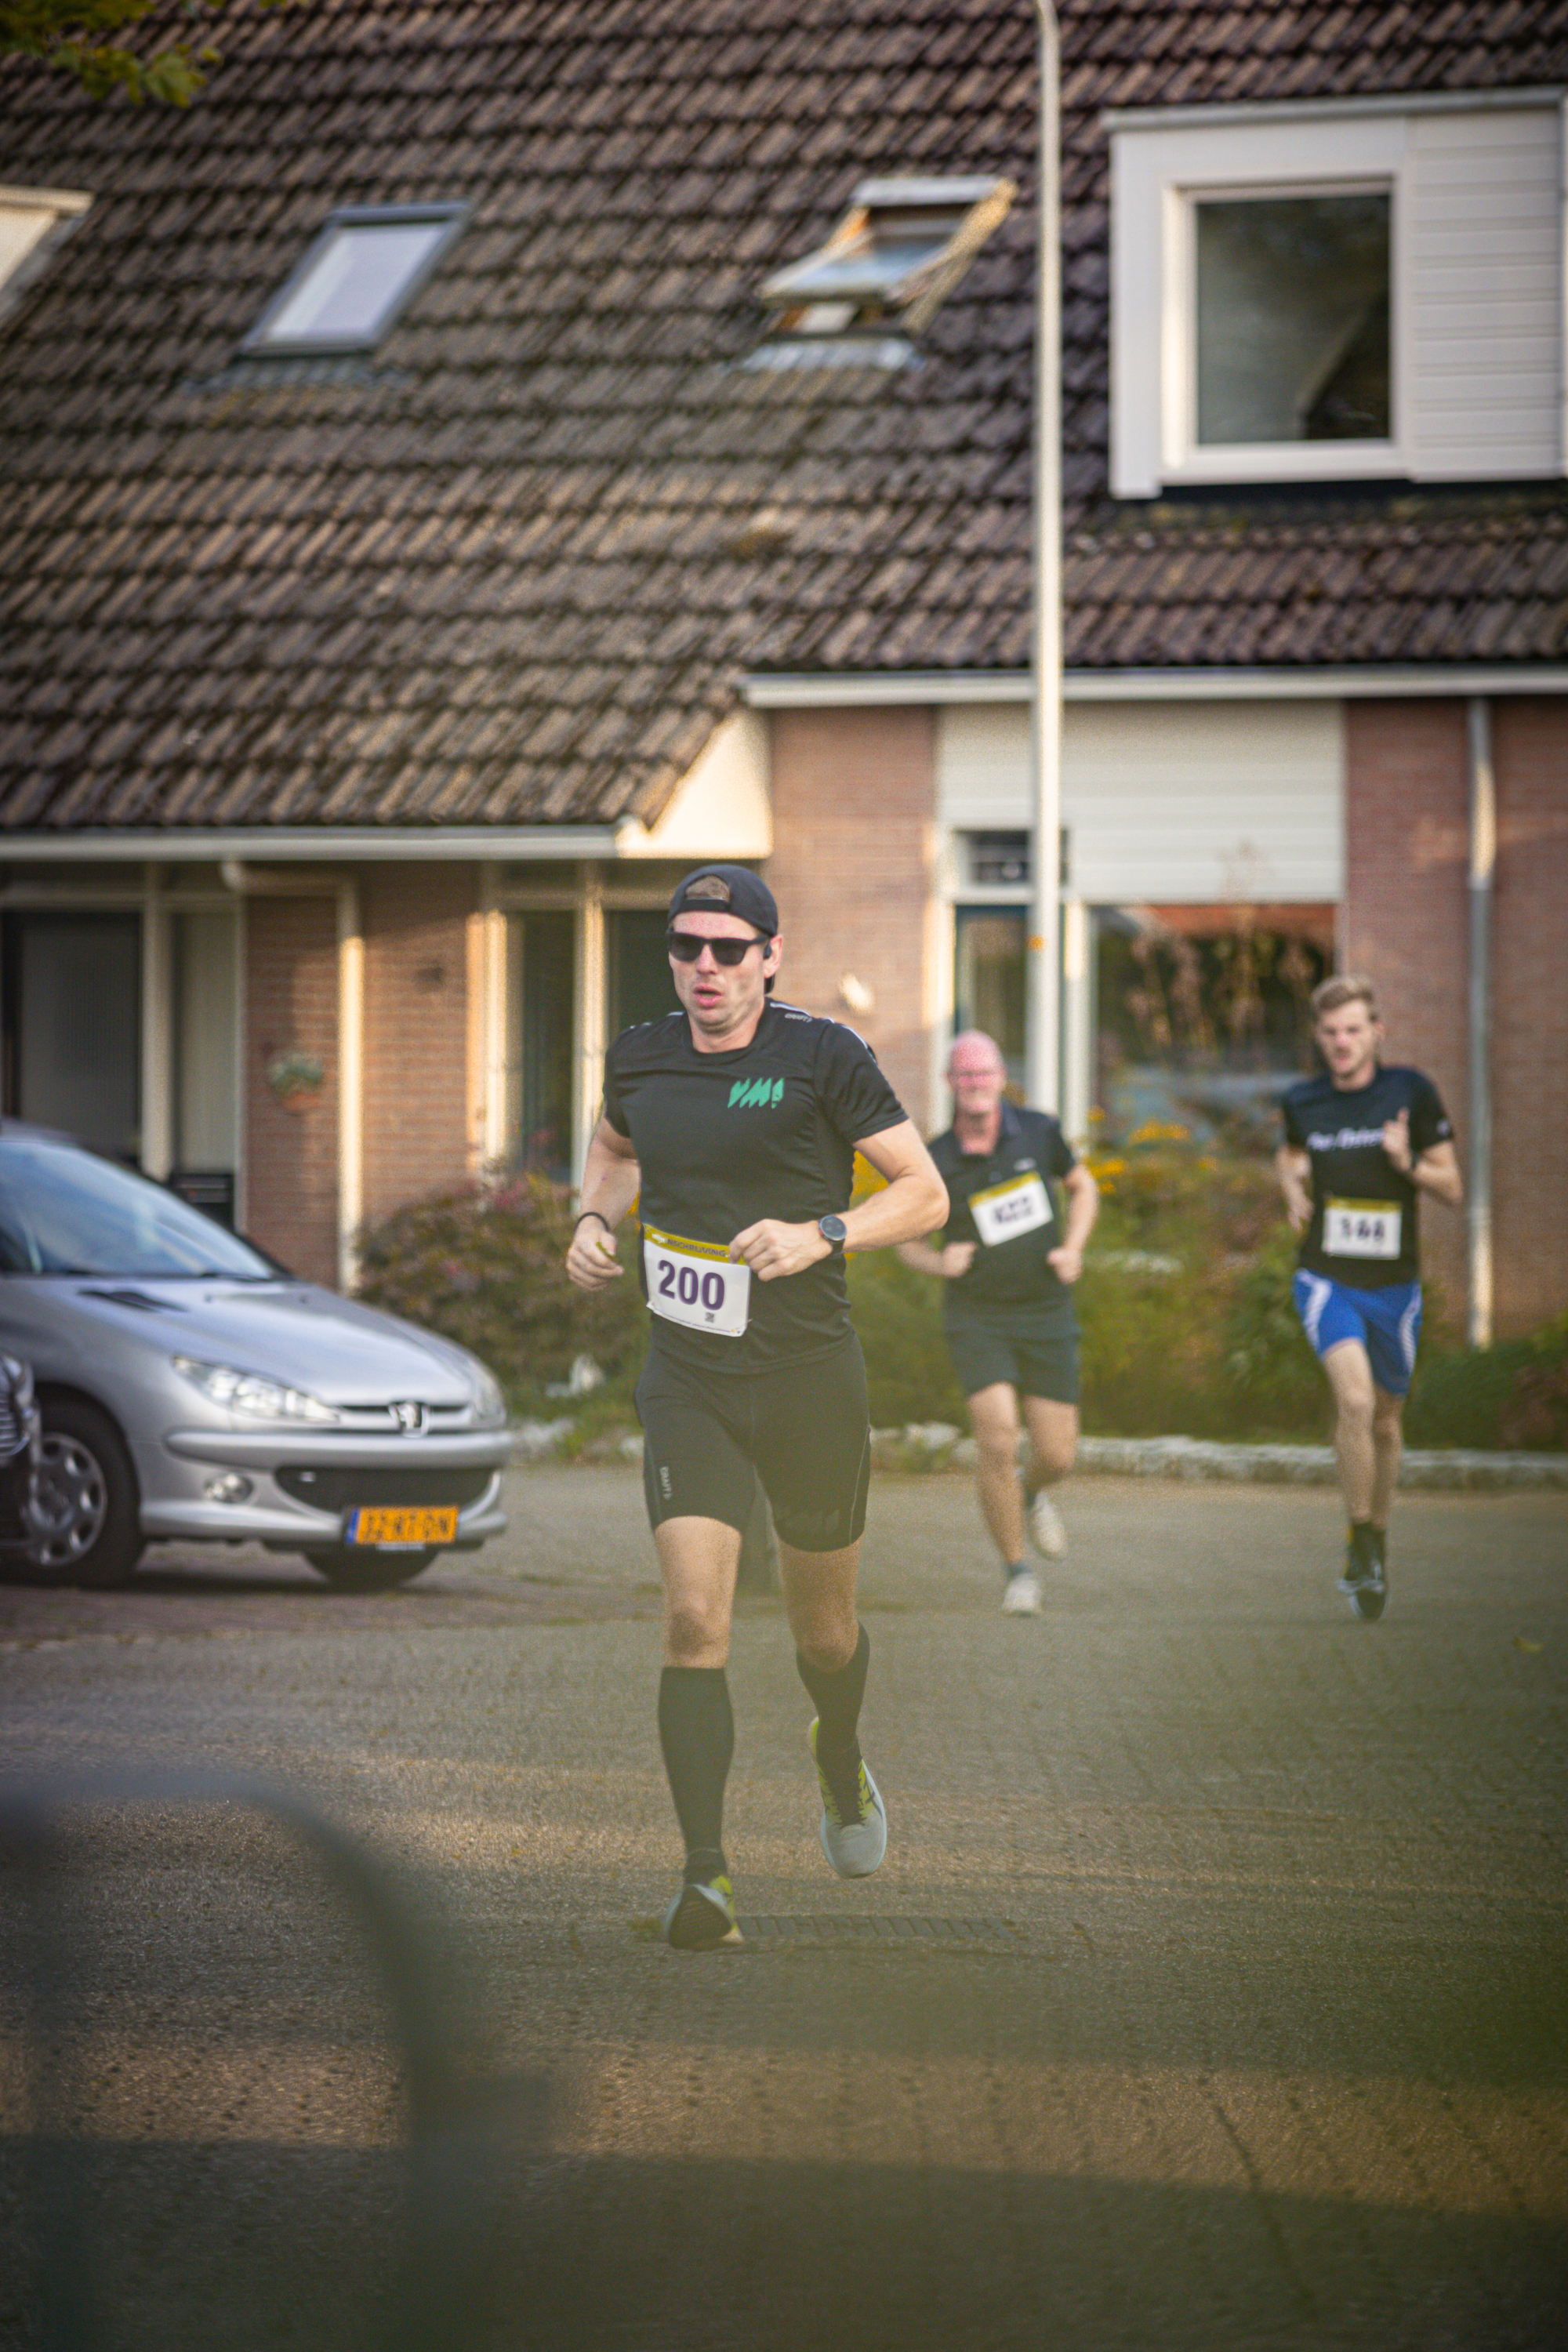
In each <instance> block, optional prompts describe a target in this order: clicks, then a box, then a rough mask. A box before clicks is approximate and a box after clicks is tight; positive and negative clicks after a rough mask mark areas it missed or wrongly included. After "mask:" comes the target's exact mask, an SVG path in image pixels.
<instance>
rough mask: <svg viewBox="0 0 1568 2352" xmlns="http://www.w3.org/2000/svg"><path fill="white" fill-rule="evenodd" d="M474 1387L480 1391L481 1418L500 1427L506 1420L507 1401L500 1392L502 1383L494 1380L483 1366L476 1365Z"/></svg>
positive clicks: (479, 1406)
mask: <svg viewBox="0 0 1568 2352" xmlns="http://www.w3.org/2000/svg"><path fill="white" fill-rule="evenodd" d="M474 1386H475V1388H476V1389H477V1391H479V1396H478V1410H479V1419H480V1420H481V1421H483V1422H487V1423H493V1424H494V1425H495V1426H496V1427H497V1428H499V1427H500V1425H501V1424H502V1423H504V1421H505V1420H506V1399H505V1397H503V1396H502V1394H501V1392H500V1381H497V1380H495V1379H493V1378H492V1376H491V1375H490V1374H489V1372H487V1371H486V1370H485V1368H484V1366H483V1365H482V1364H476V1366H475V1367H474Z"/></svg>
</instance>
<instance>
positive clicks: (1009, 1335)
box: [944, 1309, 1078, 1404]
mask: <svg viewBox="0 0 1568 2352" xmlns="http://www.w3.org/2000/svg"><path fill="white" fill-rule="evenodd" d="M944 1329H945V1333H946V1338H947V1351H948V1354H949V1355H950V1356H951V1357H952V1369H953V1370H954V1371H955V1372H956V1373H957V1374H958V1379H959V1385H960V1386H961V1388H962V1389H963V1393H964V1395H965V1396H966V1397H968V1396H973V1395H974V1394H975V1393H976V1391H978V1390H980V1389H989V1388H994V1387H995V1385H996V1383H997V1381H1006V1382H1007V1383H1008V1385H1009V1387H1011V1388H1016V1390H1017V1391H1018V1392H1019V1394H1020V1395H1021V1396H1034V1397H1047V1398H1048V1399H1049V1401H1050V1402H1052V1403H1053V1404H1077V1402H1078V1333H1077V1331H1076V1330H1074V1329H1073V1328H1072V1327H1071V1326H1070V1325H1069V1326H1068V1328H1067V1329H1066V1330H1064V1329H1063V1328H1062V1325H1061V1322H1060V1320H1059V1318H1052V1319H1051V1320H1049V1321H1047V1320H1046V1319H1045V1318H1043V1317H1032V1316H1029V1315H1027V1314H1020V1313H1018V1312H1017V1311H1016V1309H1015V1310H1014V1311H1013V1312H1012V1313H1006V1312H1003V1313H1000V1314H996V1315H986V1316H978V1315H976V1316H965V1317H964V1318H963V1319H962V1320H961V1319H960V1318H957V1317H956V1316H950V1317H949V1318H948V1319H947V1321H946V1323H945V1325H944Z"/></svg>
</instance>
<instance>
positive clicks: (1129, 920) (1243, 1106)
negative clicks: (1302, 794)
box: [1095, 906, 1333, 1145]
mask: <svg viewBox="0 0 1568 2352" xmlns="http://www.w3.org/2000/svg"><path fill="white" fill-rule="evenodd" d="M1163 914H1164V916H1165V917H1166V918H1167V919H1166V920H1164V921H1161V920H1159V919H1154V920H1151V913H1150V910H1149V909H1147V908H1143V909H1141V910H1137V911H1134V910H1132V909H1131V908H1115V907H1106V908H1100V911H1099V915H1098V919H1097V921H1096V932H1097V938H1098V945H1097V950H1096V965H1097V970H1096V988H1095V1002H1096V1005H1097V1010H1098V1021H1097V1038H1096V1058H1097V1063H1098V1069H1097V1073H1096V1083H1095V1094H1096V1098H1097V1100H1098V1102H1099V1104H1100V1108H1101V1109H1102V1110H1103V1112H1104V1114H1105V1131H1106V1133H1107V1135H1108V1136H1110V1137H1121V1138H1125V1137H1127V1136H1129V1135H1131V1134H1134V1133H1136V1132H1137V1131H1138V1130H1139V1129H1142V1128H1145V1127H1147V1126H1148V1124H1149V1123H1150V1122H1151V1121H1152V1122H1154V1123H1155V1124H1166V1123H1170V1124H1174V1125H1177V1126H1182V1127H1185V1128H1187V1129H1191V1130H1192V1131H1194V1133H1196V1134H1197V1135H1199V1136H1201V1137H1210V1136H1213V1135H1215V1134H1217V1133H1221V1132H1225V1131H1229V1132H1230V1133H1231V1134H1232V1135H1233V1136H1234V1137H1235V1138H1236V1139H1237V1140H1240V1139H1243V1138H1245V1139H1247V1140H1249V1141H1252V1142H1255V1143H1259V1144H1261V1143H1268V1144H1269V1145H1272V1143H1273V1142H1274V1141H1275V1140H1276V1118H1277V1107H1278V1103H1279V1096H1280V1095H1281V1094H1282V1092H1283V1091H1284V1089H1285V1087H1287V1086H1288V1085H1289V1083H1290V1082H1291V1080H1292V1079H1293V1078H1296V1077H1299V1076H1301V1074H1302V1073H1303V1072H1304V1071H1307V1070H1310V1068H1311V1067H1312V1018H1311V1008H1310V1001H1309V1000H1310V995H1311V992H1312V990H1313V989H1314V988H1315V987H1316V986H1317V984H1318V982H1319V981H1320V980H1321V979H1322V978H1323V976H1324V974H1325V973H1326V972H1327V971H1329V970H1330V969H1331V963H1332V940H1333V909H1332V908H1330V907H1312V906H1300V907H1297V908H1279V907H1272V908H1261V907H1260V908H1248V907H1246V906H1237V907H1235V908H1231V909H1230V910H1229V912H1228V916H1226V915H1220V914H1218V913H1217V912H1216V911H1215V910H1211V909H1208V908H1204V909H1201V910H1200V909H1197V908H1192V909H1181V908H1165V909H1163Z"/></svg>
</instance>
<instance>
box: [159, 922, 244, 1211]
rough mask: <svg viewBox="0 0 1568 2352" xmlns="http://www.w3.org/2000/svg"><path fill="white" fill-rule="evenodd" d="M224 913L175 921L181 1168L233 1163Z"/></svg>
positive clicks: (231, 953) (230, 936) (232, 983)
mask: <svg viewBox="0 0 1568 2352" xmlns="http://www.w3.org/2000/svg"><path fill="white" fill-rule="evenodd" d="M236 945H237V941H236V934H235V920H234V917H233V916H232V915H230V914H226V913H223V912H219V911H217V910H216V909H215V910H214V911H213V912H212V913H210V914H199V915H176V916H175V917H174V1113H175V1117H174V1132H175V1137H176V1142H175V1160H176V1161H177V1164H178V1165H179V1167H180V1168H181V1169H182V1170H185V1171H196V1170H203V1171H207V1172H209V1173H210V1172H213V1171H217V1170H219V1169H230V1170H232V1168H233V1167H234V1164H235V1113H236V1095H237V1074H236V1070H235V1042H236V1041H235V1027H236V1003H237V975H236V971H235V950H236Z"/></svg>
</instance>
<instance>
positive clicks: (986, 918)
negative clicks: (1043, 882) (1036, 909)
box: [952, 907, 1027, 1087]
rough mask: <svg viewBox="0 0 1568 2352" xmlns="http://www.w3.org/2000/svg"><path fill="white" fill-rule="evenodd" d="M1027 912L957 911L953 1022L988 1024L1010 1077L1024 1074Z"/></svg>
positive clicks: (1016, 1079)
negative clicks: (1000, 1049)
mask: <svg viewBox="0 0 1568 2352" xmlns="http://www.w3.org/2000/svg"><path fill="white" fill-rule="evenodd" d="M953 925H954V969H953V989H952V1004H953V1027H954V1029H955V1030H958V1029H984V1032H985V1034H986V1035H987V1036H988V1037H994V1039H995V1040H996V1043H997V1044H998V1045H1000V1046H1001V1048H1002V1058H1003V1060H1004V1061H1005V1063H1006V1065H1007V1076H1008V1079H1009V1081H1010V1082H1011V1083H1012V1084H1013V1085H1014V1086H1016V1087H1021V1086H1022V1085H1023V1083H1024V1076H1025V1033H1024V958H1025V953H1026V944H1027V928H1026V927H1027V916H1026V913H1025V912H1024V910H1023V909H1022V908H1018V909H1017V910H1016V911H1015V909H1014V908H1011V907H959V908H955V909H954V910H953Z"/></svg>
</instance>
